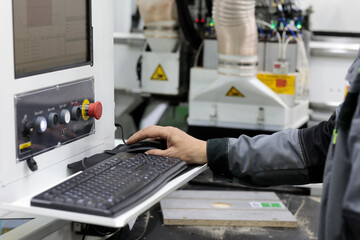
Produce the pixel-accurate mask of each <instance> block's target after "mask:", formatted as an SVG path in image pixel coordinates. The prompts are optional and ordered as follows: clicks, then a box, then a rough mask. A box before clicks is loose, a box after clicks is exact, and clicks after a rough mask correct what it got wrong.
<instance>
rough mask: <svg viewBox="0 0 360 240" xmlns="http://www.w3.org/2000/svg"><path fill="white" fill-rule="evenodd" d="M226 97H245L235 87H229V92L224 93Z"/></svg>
mask: <svg viewBox="0 0 360 240" xmlns="http://www.w3.org/2000/svg"><path fill="white" fill-rule="evenodd" d="M226 96H229V97H245V96H244V94H242V93H241V92H240V91H239V90H237V89H236V88H235V87H231V88H230V90H229V91H228V92H227V93H226Z"/></svg>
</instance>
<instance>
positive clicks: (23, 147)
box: [19, 142, 31, 150]
mask: <svg viewBox="0 0 360 240" xmlns="http://www.w3.org/2000/svg"><path fill="white" fill-rule="evenodd" d="M29 147H31V142H26V143H23V144H20V145H19V149H20V150H24V149H25V148H29Z"/></svg>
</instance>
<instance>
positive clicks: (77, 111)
mask: <svg viewBox="0 0 360 240" xmlns="http://www.w3.org/2000/svg"><path fill="white" fill-rule="evenodd" d="M80 118H81V107H80V106H74V107H72V108H71V120H75V121H79V120H80Z"/></svg>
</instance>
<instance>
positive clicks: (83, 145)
mask: <svg viewBox="0 0 360 240" xmlns="http://www.w3.org/2000/svg"><path fill="white" fill-rule="evenodd" d="M92 9H93V12H92V25H93V30H94V32H93V34H94V36H93V42H94V45H93V47H94V65H93V66H92V67H91V66H83V67H76V68H71V69H65V70H60V71H55V72H51V73H44V74H39V75H34V76H30V77H24V78H19V79H15V78H14V53H13V51H14V50H13V29H12V23H13V21H12V1H10V0H6V1H3V2H2V7H1V9H0V21H1V23H2V40H1V42H2V44H1V45H0V51H1V52H2V54H1V57H0V74H1V75H0V82H1V87H0V100H1V101H0V110H1V112H2V113H3V117H2V118H0V132H1V135H0V149H1V151H0V202H11V201H14V200H16V199H18V198H20V197H22V196H25V195H28V194H30V193H32V192H35V191H37V190H38V189H39V188H43V187H44V186H46V185H48V184H52V183H54V182H56V181H59V180H61V179H63V178H64V177H65V176H67V175H68V174H69V173H68V170H67V167H66V165H67V164H68V163H70V162H72V161H75V160H79V159H81V158H83V157H84V156H90V155H91V154H95V153H98V152H101V151H103V150H104V149H108V148H111V147H112V146H113V144H114V143H113V141H114V130H115V127H114V125H113V124H112V123H113V122H114V90H113V89H114V83H113V76H114V74H113V19H112V12H113V8H112V1H105V2H104V1H100V0H95V1H92ZM91 76H93V77H94V79H95V82H94V93H95V99H96V100H99V101H101V102H102V104H103V115H102V118H101V119H100V120H98V121H96V132H95V134H92V135H90V136H88V137H85V138H83V139H81V140H77V141H75V142H72V143H69V144H67V145H64V146H61V147H58V148H56V149H53V150H51V151H48V152H46V153H43V154H41V155H38V156H36V157H34V159H35V161H37V164H38V167H39V170H38V171H36V172H31V171H30V169H29V168H28V167H27V164H26V162H20V163H16V154H15V149H16V147H15V121H14V119H15V111H14V95H15V94H19V93H23V92H27V91H32V90H36V89H40V88H44V87H49V86H54V85H56V84H61V83H66V82H71V81H74V80H78V79H83V78H87V77H91Z"/></svg>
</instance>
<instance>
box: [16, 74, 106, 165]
mask: <svg viewBox="0 0 360 240" xmlns="http://www.w3.org/2000/svg"><path fill="white" fill-rule="evenodd" d="M14 101H15V108H16V112H15V114H16V125H15V126H16V157H17V161H23V160H26V159H28V158H30V157H33V156H36V155H38V154H40V153H43V152H46V151H48V150H50V149H53V148H55V147H57V146H61V145H63V144H66V143H69V142H72V141H75V140H77V139H80V138H82V137H85V136H88V135H89V134H92V133H94V132H95V123H94V122H95V120H94V119H99V118H100V117H101V114H102V105H101V103H100V102H96V103H94V78H93V77H90V78H87V79H82V80H78V81H75V82H69V83H64V84H59V85H55V86H51V87H48V88H44V89H40V90H36V91H31V92H26V93H21V94H17V95H15V96H14Z"/></svg>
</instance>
